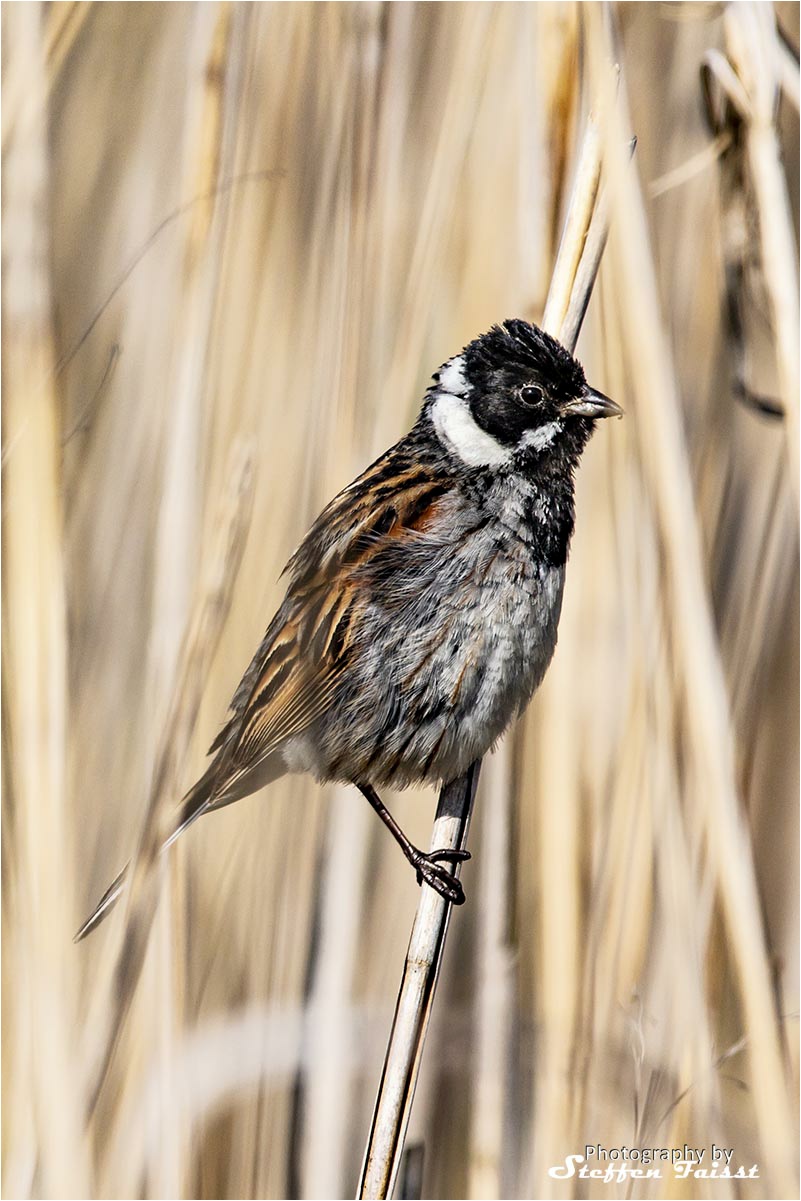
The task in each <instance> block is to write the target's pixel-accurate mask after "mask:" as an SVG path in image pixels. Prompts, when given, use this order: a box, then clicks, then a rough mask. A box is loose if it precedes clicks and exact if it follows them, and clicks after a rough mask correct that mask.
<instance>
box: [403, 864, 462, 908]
mask: <svg viewBox="0 0 801 1201" xmlns="http://www.w3.org/2000/svg"><path fill="white" fill-rule="evenodd" d="M469 858H470V852H469V851H456V850H453V851H450V850H442V851H432V852H431V854H429V855H426V854H424V853H423V852H422V851H420V852H419V858H418V859H417V860H416V861H415V867H416V869H417V883H418V884H422V883H423V881H425V883H426V884H428V885H429V887H430V888H433V889H434V891H435V892H438V893H439V895H440V896H441V897H443V898H444V900H446V901H449V902H450V904H451V905H464V902H465V895H464V889H463V888H462V885H461V883H460V881H459V880H457V878H456V876H454V875H452V874H451V873H450V872H449V871H448V870H447V869H446V868H444V867H440V866H439V863H438V860H443V861H444V862H446V863H462V862H463V861H464V860H465V859H469Z"/></svg>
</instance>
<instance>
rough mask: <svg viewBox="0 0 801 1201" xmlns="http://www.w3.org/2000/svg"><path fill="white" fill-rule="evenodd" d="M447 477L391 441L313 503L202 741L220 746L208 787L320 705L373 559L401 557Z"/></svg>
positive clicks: (346, 646)
mask: <svg viewBox="0 0 801 1201" xmlns="http://www.w3.org/2000/svg"><path fill="white" fill-rule="evenodd" d="M451 486H452V485H451V484H450V482H449V481H445V480H443V479H442V478H441V477H440V476H439V475H434V474H433V473H432V472H431V470H430V469H429V468H426V467H424V466H421V465H420V463H419V462H417V461H416V460H415V456H413V455H411V454H405V453H403V443H400V444H399V445H398V447H395V448H393V450H392V451H390V452H388V453H387V455H385V456H383V458H381V459H379V460H378V461H377V462H376V463H374V464H373V465H372V467H370V468H368V469H367V471H366V472H365V473H364V474H363V475H362V476H360V477H359V478H358V479H357V480H355V481H354V483H353V484H351V485H349V487H348V488H346V489H344V490H343V491H342V492H340V493H339V495H338V496H337V497H335V498H334V500H333V501H332V502H331V503H330V504H329V505H328V507H327V508H326V509H325V510H324V511H323V513H321V515H320V517H319V518H318V519H317V521H316V522H315V524H314V526H313V527H312V529H311V530H310V531H309V533H308V534H307V535H306V537H305V539H304V540H303V542H302V543H301V545H300V546H299V548H298V550H297V551H296V552H295V554H294V555H293V557H292V559H291V560H290V562H289V564H288V566H287V572H288V574H289V577H290V582H289V587H288V589H287V594H286V597H285V599H284V602H283V604H282V606H281V608H280V609H279V611H278V613H277V614H276V616H275V618H274V620H273V622H272V623H271V625H270V627H269V629H268V630H267V633H266V634H265V636H264V639H263V641H262V644H261V646H260V647H259V650H258V651H257V653H256V655H255V656H254V659H253V661H252V662H251V664H250V666H249V667H248V670H247V671H246V673H245V675H244V676H243V678H242V682H241V683H240V685H239V688H238V689H237V691H236V693H235V694H234V698H233V701H232V702H231V710H232V714H231V717H230V720H229V721H228V723H227V725H226V726H225V727H224V728H223V730H222V731H221V732H220V734H219V735H218V737H217V739H216V740H215V742H214V743H213V745H212V747H211V752H218V753H219V756H220V758H219V768H220V771H219V776H218V780H217V782H216V786H215V789H214V796H215V797H220V796H224V795H225V793H226V792H228V791H231V790H232V789H233V788H234V786H235V785H236V783H237V781H238V780H239V779H240V778H241V777H242V776H243V775H245V774H247V773H249V772H250V771H251V770H252V769H253V768H254V767H255V766H256V765H257V764H259V763H260V762H261V761H263V760H264V759H265V758H266V757H267V756H268V755H269V754H271V753H272V752H273V751H274V750H275V749H276V748H277V747H278V746H279V745H280V744H281V743H282V742H283V741H284V740H285V739H287V738H290V737H291V736H292V735H294V734H298V733H300V732H301V731H303V730H305V729H307V728H308V727H309V726H310V725H311V724H312V723H313V722H314V721H315V720H316V719H317V718H319V717H320V716H322V714H323V713H324V712H325V711H326V710H327V709H328V708H329V706H330V705H331V703H332V701H333V699H334V696H335V694H336V691H337V687H338V685H339V683H340V682H341V680H342V678H343V674H344V672H345V671H346V670H347V664H348V659H349V656H350V655H351V654H352V653H358V644H359V637H358V634H359V626H360V616H361V615H362V614H363V612H364V609H365V607H366V603H367V602H368V601H369V599H370V596H369V592H370V588H371V583H370V581H371V580H372V579H375V578H378V576H379V575H380V577H381V578H382V580H383V581H385V579H386V573H383V572H379V573H376V572H375V568H377V567H380V565H381V564H382V563H383V561H384V560H386V561H387V563H388V564H389V562H390V561H391V563H392V564H393V565H394V564H395V563H396V562H397V563H398V565H399V566H400V565H401V564H402V563H403V559H404V554H403V548H404V546H405V545H409V547H410V548H411V545H412V544H413V543H414V542H415V541H417V542H419V539H420V538H421V537H423V536H424V535H425V531H426V528H427V526H428V525H429V524H431V522H432V521H433V520H434V517H435V514H436V510H437V506H438V505H439V504H441V503H442V501H443V498H444V496H445V494H446V493H447V492H448V491H449V490H450V487H451ZM399 552H400V553H399ZM391 573H392V571H391V569H390V574H391Z"/></svg>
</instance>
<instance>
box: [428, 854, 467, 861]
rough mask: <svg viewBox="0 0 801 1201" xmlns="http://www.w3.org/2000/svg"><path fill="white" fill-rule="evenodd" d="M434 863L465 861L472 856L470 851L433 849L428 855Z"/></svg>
mask: <svg viewBox="0 0 801 1201" xmlns="http://www.w3.org/2000/svg"><path fill="white" fill-rule="evenodd" d="M428 857H429V859H431V860H432V861H433V862H434V863H439V862H440V860H442V862H443V863H465V862H466V861H467V860H468V859H470V858H472V856H471V854H470V852H469V851H432V852H431V854H430V855H429V856H428Z"/></svg>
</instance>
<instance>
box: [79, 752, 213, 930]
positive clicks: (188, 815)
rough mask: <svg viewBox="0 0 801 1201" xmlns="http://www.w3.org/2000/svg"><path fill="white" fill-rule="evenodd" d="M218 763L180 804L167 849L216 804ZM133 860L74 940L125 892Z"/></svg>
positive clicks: (109, 911)
mask: <svg viewBox="0 0 801 1201" xmlns="http://www.w3.org/2000/svg"><path fill="white" fill-rule="evenodd" d="M217 774H218V773H217V764H216V763H212V765H211V766H210V768H209V770H208V771H207V772H206V774H205V775H203V776H201V777H200V779H199V780H198V782H197V784H195V786H194V787H193V788H190V790H189V792H188V793H187V794H186V796H185V797H184V799H183V800H182V801H181V804H180V806H179V808H178V813H177V814H176V819H175V824H174V826H173V829H172V832H171V834H170V835H169V837H168V838H167V839H165V841H164V843H163V844H162V846H161V848H160V849H161V850H162V851H165V850H166V849H167V847H168V846H171V845H172V843H174V842H175V840H176V838H177V837H178V836H179V834H183V832H184V830H185V829H186V828H187V827H188V826H191V825H192V822H194V821H197V819H198V818H199V817H200V816H201V814H203V813H205V812H206V811H207V810H208V809H210V808H216V806H215V805H214V804H213V801H212V798H213V795H214V784H215V780H216V778H217ZM130 866H131V865H130V862H129V863H126V865H125V867H124V868H123V869H122V871H121V872H120V874H119V875H118V876H117V877H116V879H115V880H113V881H112V883H111V884H109V886H108V888H107V889H106V891H105V892H104V893H103V896H102V897H101V898H100V900H99V901H98V903H97V905H96V906H95V908H94V910H93V911H92V913H91V915H90V916H89V917H88V918H87V919H86V921H85V922H84V923H83V925H82V926H81V928H80V930H79V931H78V933H77V934H76V935H75V938H74V939H73V942H80V941H81V939H82V938H86V936H87V934H91V933H92V931H93V930H94V929H96V927H97V926H99V925H100V923H101V922H102V921H103V919H104V918H106V917H107V916H108V915H109V913H111V910H112V909H113V908H114V906H115V905H116V904H117V901H118V900H119V899H120V897H121V896H122V894H123V893H124V892H125V885H126V882H127V879H128V871H129V869H130Z"/></svg>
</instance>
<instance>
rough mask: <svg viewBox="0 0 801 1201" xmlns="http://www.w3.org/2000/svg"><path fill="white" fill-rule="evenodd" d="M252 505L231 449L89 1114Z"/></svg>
mask: <svg viewBox="0 0 801 1201" xmlns="http://www.w3.org/2000/svg"><path fill="white" fill-rule="evenodd" d="M252 497H253V456H252V451H251V450H250V448H246V447H245V446H243V445H241V444H240V445H238V446H235V447H234V450H233V453H232V455H231V461H230V472H229V475H228V479H227V487H226V489H225V492H224V493H223V495H222V496H221V498H220V505H219V510H218V513H217V515H216V520H215V523H214V530H213V533H212V535H211V549H210V551H209V552H208V558H207V560H206V564H205V566H204V569H203V571H202V573H201V576H200V579H199V582H198V586H197V593H196V596H195V600H194V602H193V604H192V605H191V608H190V616H189V620H188V626H187V630H186V633H185V635H184V638H183V640H182V643H181V649H180V652H179V655H178V661H177V664H176V669H175V681H174V685H173V693H172V698H171V701H170V707H169V710H168V713H167V715H166V718H165V720H164V723H163V726H162V735H161V740H160V745H159V748H158V752H157V754H156V759H155V769H154V772H153V786H152V791H151V795H150V799H149V802H148V806H147V810H146V813H145V818H144V825H143V829H142V834H141V837H140V843H139V847H138V849H137V852H136V854H135V856H134V858H133V860H132V864H131V869H130V871H129V880H128V885H127V887H128V896H129V900H128V905H127V914H126V921H125V927H124V930H123V937H122V942H121V945H120V949H119V951H118V954H117V956H116V964H115V968H114V972H113V993H112V997H111V1003H110V1004H108V1005H106V1006H103V1007H102V1008H101V1012H104V1013H105V1014H106V1021H105V1024H104V1025H105V1028H95V1029H93V1030H92V1039H93V1044H94V1048H95V1056H96V1058H97V1063H98V1066H97V1068H96V1069H95V1073H94V1076H95V1081H94V1087H93V1088H92V1090H91V1097H92V1101H91V1107H92V1108H94V1105H95V1104H96V1101H97V1097H98V1093H99V1091H100V1088H101V1087H102V1085H103V1082H104V1081H105V1078H106V1074H107V1072H108V1068H109V1065H110V1063H111V1058H112V1055H113V1053H114V1049H115V1047H116V1045H117V1042H118V1040H119V1038H120V1035H121V1032H122V1026H123V1022H124V1020H125V1016H126V1014H127V1012H128V1009H129V1007H130V1004H131V1001H132V999H133V993H134V989H135V987H136V982H137V979H138V977H139V974H140V972H141V969H142V964H143V962H144V955H145V950H146V947H147V939H148V934H149V931H150V927H151V925H152V922H153V918H154V916H155V913H156V906H157V899H158V898H157V894H156V891H155V887H154V886H155V883H156V880H155V869H156V866H157V864H158V862H159V858H160V853H161V848H162V846H163V844H164V841H165V838H166V837H167V835H168V833H169V830H170V826H171V820H172V813H173V810H174V804H175V798H176V796H180V795H181V789H180V784H181V774H182V767H183V760H184V758H185V755H186V750H187V747H188V745H189V741H190V738H191V735H192V732H193V730H194V727H195V724H196V722H197V716H198V711H199V708H200V703H201V699H202V695H203V688H204V685H205V681H206V678H207V676H208V672H209V667H210V664H211V661H212V659H213V657H214V653H215V650H216V647H217V643H218V641H219V638H220V636H221V633H222V630H223V626H224V624H225V620H226V617H227V615H228V609H229V606H230V602H231V594H232V592H233V587H234V583H235V580H236V576H237V570H238V566H239V562H240V560H241V556H242V552H243V549H244V543H245V537H246V532H247V525H248V520H249V514H250V507H251V503H252Z"/></svg>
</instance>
